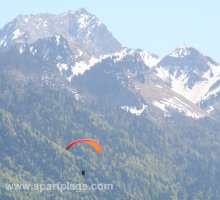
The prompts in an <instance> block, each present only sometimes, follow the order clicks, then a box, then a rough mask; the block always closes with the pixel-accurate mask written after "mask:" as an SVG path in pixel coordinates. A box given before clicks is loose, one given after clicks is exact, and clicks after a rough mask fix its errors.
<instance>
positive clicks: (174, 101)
mask: <svg viewBox="0 0 220 200" xmlns="http://www.w3.org/2000/svg"><path fill="white" fill-rule="evenodd" d="M153 105H154V106H156V107H158V108H159V109H161V110H162V111H164V112H168V109H169V108H171V109H174V110H177V111H178V112H180V113H183V114H184V115H186V116H188V117H192V118H194V119H199V118H202V117H204V116H205V115H204V114H202V113H200V112H198V111H195V110H194V108H193V107H191V106H190V105H188V104H186V103H184V102H183V101H181V100H180V99H179V98H177V97H173V98H169V99H166V98H163V99H162V100H160V101H159V102H157V101H154V102H153Z"/></svg>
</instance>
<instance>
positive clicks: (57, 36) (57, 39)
mask: <svg viewBox="0 0 220 200" xmlns="http://www.w3.org/2000/svg"><path fill="white" fill-rule="evenodd" d="M55 37H56V44H57V46H58V45H59V44H60V35H55Z"/></svg>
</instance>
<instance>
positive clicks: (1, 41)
mask: <svg viewBox="0 0 220 200" xmlns="http://www.w3.org/2000/svg"><path fill="white" fill-rule="evenodd" d="M5 39H6V36H4V38H3V39H1V40H0V47H1V46H2V44H4V43H5Z"/></svg>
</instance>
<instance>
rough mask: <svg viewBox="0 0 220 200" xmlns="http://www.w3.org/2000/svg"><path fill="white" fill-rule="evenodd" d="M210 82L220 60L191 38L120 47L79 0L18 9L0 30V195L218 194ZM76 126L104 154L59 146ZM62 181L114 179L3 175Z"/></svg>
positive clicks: (76, 133)
mask: <svg viewBox="0 0 220 200" xmlns="http://www.w3.org/2000/svg"><path fill="white" fill-rule="evenodd" d="M218 88H219V64H218V63H216V62H215V61H214V60H213V59H211V58H210V57H208V56H204V55H203V54H202V53H200V52H199V51H198V50H196V49H195V48H193V47H190V46H186V45H183V46H180V47H179V48H177V49H176V50H175V51H174V52H172V53H171V54H169V55H167V56H165V57H159V56H157V55H156V54H154V53H151V52H147V51H144V50H141V49H130V48H127V47H122V46H121V44H120V43H119V42H118V41H117V40H116V39H115V38H114V37H113V36H112V34H111V33H110V32H109V31H108V29H107V27H106V26H105V25H104V24H102V23H101V22H100V21H99V19H97V18H96V17H95V16H94V15H92V14H90V13H89V12H87V11H86V10H85V9H80V10H77V11H74V12H73V11H69V12H65V13H62V14H58V15H52V14H38V15H19V16H18V17H17V18H16V19H14V20H13V21H12V22H9V23H8V24H6V25H5V27H4V28H3V29H1V30H0V91H1V93H0V119H1V120H0V169H1V170H0V199H6V200H7V199H72V198H73V196H74V199H94V200H95V199H97V200H98V199H104V200H105V199H114V200H115V199H131V200H134V199H135V200H137V199H152V200H159V199H161V200H162V199H193V200H194V199H201V200H202V199H214V200H215V199H216V200H217V199H220V190H219V183H220V180H219V174H220V170H219V165H220V163H219V159H218V157H219V156H218V155H219V153H220V152H219V146H220V140H219V137H218V133H219V131H220V130H219V125H218V119H219V115H218V110H219V107H218V106H219V104H218V102H219V101H218V100H219V95H218V93H219V91H218ZM214 112H215V113H216V114H214ZM79 138H92V139H95V140H97V141H99V143H100V144H101V146H102V154H101V155H100V156H97V155H96V154H95V152H93V151H92V150H90V149H89V147H88V146H84V145H79V146H78V147H77V148H75V149H72V150H71V151H70V152H66V151H65V146H66V144H68V143H69V142H70V141H72V140H74V139H79ZM82 169H83V170H84V169H86V176H85V177H82V176H81V170H82ZM68 182H69V183H83V184H84V183H86V184H88V185H90V184H92V183H111V184H113V185H114V189H113V191H85V192H79V193H77V192H75V191H63V192H60V191H43V192H38V191H33V190H32V191H16V192H14V191H9V190H7V189H6V187H5V185H4V184H5V183H48V184H50V183H68Z"/></svg>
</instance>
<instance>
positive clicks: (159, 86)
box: [155, 85, 163, 88]
mask: <svg viewBox="0 0 220 200" xmlns="http://www.w3.org/2000/svg"><path fill="white" fill-rule="evenodd" d="M155 86H156V87H158V88H163V87H162V86H160V85H155Z"/></svg>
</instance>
